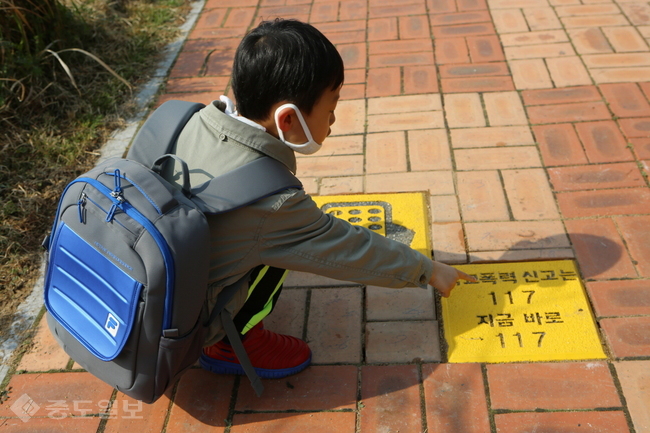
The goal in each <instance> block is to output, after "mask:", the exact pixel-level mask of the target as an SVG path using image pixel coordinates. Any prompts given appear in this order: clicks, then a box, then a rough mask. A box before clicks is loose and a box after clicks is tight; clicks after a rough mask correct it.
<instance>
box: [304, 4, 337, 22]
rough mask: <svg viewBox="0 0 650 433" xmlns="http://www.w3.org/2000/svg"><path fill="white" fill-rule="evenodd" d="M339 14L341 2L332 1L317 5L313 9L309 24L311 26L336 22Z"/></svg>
mask: <svg viewBox="0 0 650 433" xmlns="http://www.w3.org/2000/svg"><path fill="white" fill-rule="evenodd" d="M338 14H339V2H338V1H330V2H323V3H315V4H314V5H313V6H312V8H311V14H310V15H309V22H310V23H311V24H315V23H322V22H327V21H336V20H337V18H338Z"/></svg>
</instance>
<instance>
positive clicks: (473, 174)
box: [456, 171, 510, 222]
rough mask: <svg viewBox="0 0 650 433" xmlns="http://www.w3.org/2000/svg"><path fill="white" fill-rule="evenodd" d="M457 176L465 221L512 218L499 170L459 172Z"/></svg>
mask: <svg viewBox="0 0 650 433" xmlns="http://www.w3.org/2000/svg"><path fill="white" fill-rule="evenodd" d="M456 176H457V177H456V182H457V188H458V197H459V199H460V209H461V212H462V215H463V221H465V222H468V221H508V220H510V214H509V212H508V205H507V203H506V197H505V195H504V191H503V185H502V184H501V178H500V177H499V173H498V172H497V171H469V172H458V173H457V175H456Z"/></svg>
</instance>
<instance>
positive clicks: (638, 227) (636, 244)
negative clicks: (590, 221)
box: [615, 189, 650, 277]
mask: <svg viewBox="0 0 650 433" xmlns="http://www.w3.org/2000/svg"><path fill="white" fill-rule="evenodd" d="M638 191H647V189H643V190H638ZM639 195H640V197H639V198H638V200H639V201H642V202H645V203H646V206H645V208H646V209H645V210H644V211H642V212H629V213H644V214H648V213H650V211H648V210H647V208H648V206H647V202H648V195H647V194H643V195H641V194H639ZM615 220H616V223H617V224H618V227H619V229H620V231H621V235H623V239H624V240H625V242H626V243H627V247H628V250H629V251H630V255H631V256H632V260H633V262H632V263H634V264H635V266H636V268H637V270H638V271H639V274H640V275H642V276H644V277H648V276H650V243H648V242H650V231H649V230H648V227H650V226H649V225H648V224H649V223H650V216H626V217H621V218H616V219H615Z"/></svg>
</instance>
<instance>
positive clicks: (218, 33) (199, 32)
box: [188, 27, 242, 41]
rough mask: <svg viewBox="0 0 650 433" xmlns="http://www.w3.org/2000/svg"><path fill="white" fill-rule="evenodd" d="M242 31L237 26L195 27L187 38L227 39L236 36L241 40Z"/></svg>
mask: <svg viewBox="0 0 650 433" xmlns="http://www.w3.org/2000/svg"><path fill="white" fill-rule="evenodd" d="M241 34H242V31H241V29H239V28H234V27H230V28H207V29H197V28H195V29H194V30H192V32H191V33H190V34H189V36H188V39H190V40H191V39H228V38H238V39H239V40H240V41H241Z"/></svg>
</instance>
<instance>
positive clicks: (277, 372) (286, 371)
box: [199, 354, 311, 379]
mask: <svg viewBox="0 0 650 433" xmlns="http://www.w3.org/2000/svg"><path fill="white" fill-rule="evenodd" d="M199 364H200V365H201V367H202V368H203V369H205V370H208V371H211V372H213V373H217V374H237V375H240V376H245V375H246V373H245V372H244V369H243V368H242V366H241V365H240V364H236V363H233V362H227V361H218V360H216V359H212V358H210V357H208V356H206V355H201V357H200V358H199ZM309 364H311V354H309V359H307V360H306V361H305V362H303V363H302V364H300V365H297V366H295V367H290V368H282V369H266V368H256V367H253V368H254V369H255V372H256V373H257V375H258V376H259V377H261V378H262V379H281V378H283V377H287V376H291V375H293V374H296V373H300V372H301V371H303V370H304V369H305V368H307V367H308V366H309Z"/></svg>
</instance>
